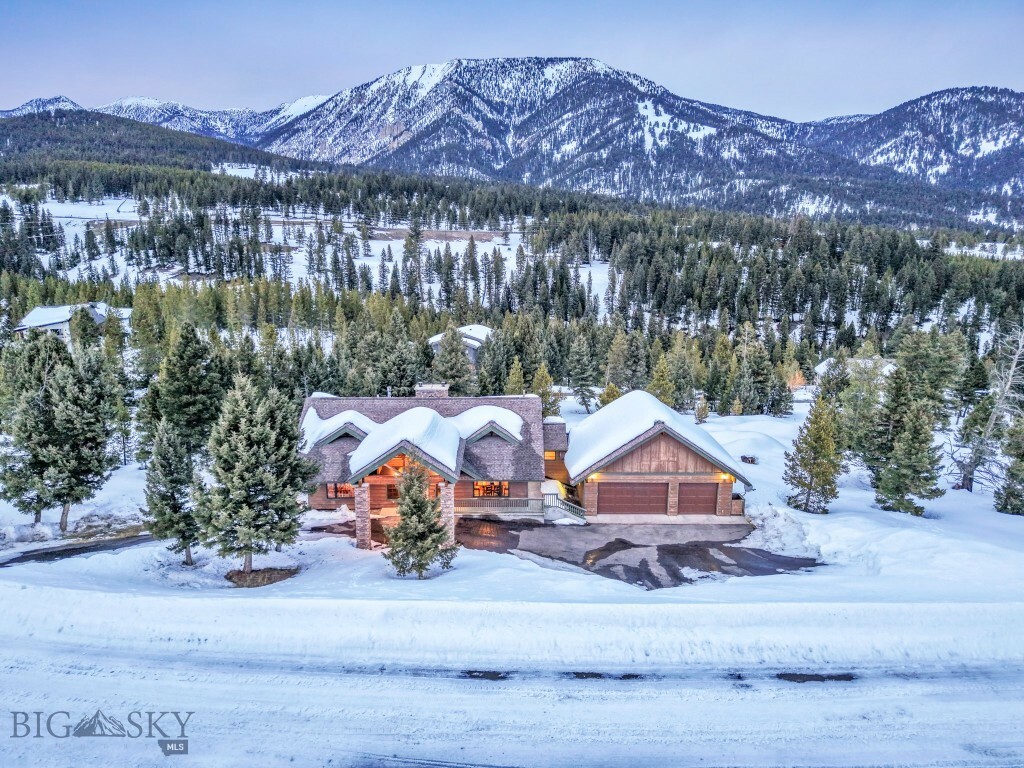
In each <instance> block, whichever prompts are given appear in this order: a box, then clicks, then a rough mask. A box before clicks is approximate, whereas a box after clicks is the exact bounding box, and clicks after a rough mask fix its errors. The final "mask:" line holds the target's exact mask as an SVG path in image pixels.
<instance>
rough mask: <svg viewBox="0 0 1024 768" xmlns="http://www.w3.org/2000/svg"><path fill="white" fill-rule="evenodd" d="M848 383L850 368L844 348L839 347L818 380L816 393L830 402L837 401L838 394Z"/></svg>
mask: <svg viewBox="0 0 1024 768" xmlns="http://www.w3.org/2000/svg"><path fill="white" fill-rule="evenodd" d="M849 385H850V368H849V365H848V363H847V358H846V350H844V349H840V350H839V351H838V352H836V356H835V357H833V358H832V359H831V360H830V361H829V364H828V366H826V368H825V373H823V374H822V375H821V379H820V380H819V381H818V395H819V397H824V398H825V399H826V400H828V401H829V402H830V403H835V402H838V400H839V394H840V393H841V392H842V391H843V390H844V389H846V388H847V387H848V386H849Z"/></svg>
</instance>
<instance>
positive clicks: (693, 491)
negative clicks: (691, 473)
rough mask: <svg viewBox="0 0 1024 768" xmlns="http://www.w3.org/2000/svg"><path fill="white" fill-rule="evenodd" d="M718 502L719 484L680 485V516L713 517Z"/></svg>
mask: <svg viewBox="0 0 1024 768" xmlns="http://www.w3.org/2000/svg"><path fill="white" fill-rule="evenodd" d="M717 500H718V484H717V483H680V484H679V514H680V515H713V514H715V503H716V502H717Z"/></svg>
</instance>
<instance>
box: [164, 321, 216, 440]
mask: <svg viewBox="0 0 1024 768" xmlns="http://www.w3.org/2000/svg"><path fill="white" fill-rule="evenodd" d="M222 395H223V392H222V389H221V381H220V377H219V376H217V375H215V374H214V365H213V355H212V351H211V349H210V345H209V344H207V343H206V342H204V341H202V340H201V339H200V338H199V336H198V335H197V333H196V329H195V326H193V325H192V324H191V323H185V324H183V325H182V326H181V330H180V331H179V333H178V339H177V341H176V343H175V345H174V348H173V349H172V350H171V352H170V354H169V355H168V356H167V358H166V359H165V360H164V362H163V364H162V365H161V366H160V378H159V404H158V408H159V414H160V417H161V418H165V419H167V420H168V421H169V422H170V425H171V427H172V428H173V429H174V432H175V434H176V435H177V436H178V439H180V440H181V442H182V443H183V444H184V446H185V450H186V451H188V454H189V455H190V456H192V457H195V456H196V455H197V454H199V453H200V452H201V451H202V450H203V448H204V446H205V444H206V441H207V439H208V438H209V436H210V430H211V429H212V427H213V423H214V422H215V421H216V420H217V416H218V413H219V410H220V402H221V397H222Z"/></svg>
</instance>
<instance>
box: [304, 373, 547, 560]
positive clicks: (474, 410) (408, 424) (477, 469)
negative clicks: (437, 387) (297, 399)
mask: <svg viewBox="0 0 1024 768" xmlns="http://www.w3.org/2000/svg"><path fill="white" fill-rule="evenodd" d="M542 424H543V418H542V415H541V402H540V398H538V397H536V396H533V395H525V396H519V397H446V396H438V394H437V393H436V392H431V393H430V394H428V395H426V396H417V397H387V398H373V397H345V398H342V397H332V396H329V395H317V396H313V397H310V398H308V399H307V400H306V402H305V405H304V407H303V411H302V432H303V444H302V446H301V448H300V450H301V452H302V453H304V454H306V455H307V456H309V458H311V459H313V460H314V461H315V462H316V463H317V464H318V465H319V467H320V471H319V473H318V475H317V477H316V478H315V481H316V483H317V486H316V490H315V491H314V492H313V493H311V494H310V495H309V499H308V502H309V505H310V506H311V507H313V508H314V509H320V510H329V509H338V508H339V507H341V506H342V505H346V506H348V507H349V508H350V509H354V511H355V513H356V529H357V541H358V543H359V545H360V546H369V530H370V528H369V524H370V518H371V517H375V516H386V515H389V514H394V510H395V508H396V506H397V502H398V484H399V481H400V478H401V474H402V472H403V470H404V469H405V467H406V466H407V465H408V464H409V463H412V462H414V463H416V464H419V465H421V466H423V467H424V468H425V469H426V470H427V471H428V473H429V476H430V494H431V495H432V496H437V497H439V498H440V500H441V509H442V514H443V515H444V516H445V518H446V520H447V521H448V522H449V523H450V524H453V523H454V516H455V515H456V514H460V515H479V514H496V515H514V516H516V517H536V518H540V519H543V517H544V496H543V493H542V490H541V483H542V482H543V481H544V431H543V427H542Z"/></svg>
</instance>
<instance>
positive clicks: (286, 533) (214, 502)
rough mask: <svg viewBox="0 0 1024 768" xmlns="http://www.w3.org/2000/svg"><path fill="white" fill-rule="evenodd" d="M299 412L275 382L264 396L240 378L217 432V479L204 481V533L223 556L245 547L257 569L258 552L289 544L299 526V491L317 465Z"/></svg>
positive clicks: (212, 448)
mask: <svg viewBox="0 0 1024 768" xmlns="http://www.w3.org/2000/svg"><path fill="white" fill-rule="evenodd" d="M298 446H299V428H298V415H297V414H296V412H295V409H294V407H293V406H292V405H291V404H290V403H289V401H288V399H287V398H285V397H284V396H283V395H281V394H280V393H279V392H278V391H277V390H276V389H271V390H269V391H268V392H267V394H266V395H265V396H263V397H262V398H261V397H260V394H259V392H258V390H257V389H256V387H255V386H254V385H253V383H252V382H251V381H250V380H249V379H247V378H245V377H242V376H238V377H236V378H235V383H234V386H233V387H232V389H231V391H230V392H228V394H227V396H226V398H225V400H224V403H223V405H222V407H221V413H220V417H219V418H218V420H217V423H216V424H215V425H214V427H213V430H212V431H211V433H210V442H209V452H210V456H211V459H212V463H211V467H210V472H211V474H212V476H213V485H212V486H211V487H210V488H208V489H205V490H204V489H202V488H198V489H197V491H196V496H197V497H198V498H197V505H198V506H197V515H198V517H199V520H200V522H201V525H202V527H203V532H204V540H205V542H206V543H207V544H210V545H211V546H216V547H217V550H218V551H219V552H220V554H221V555H223V556H229V555H241V556H242V557H243V558H244V560H243V566H242V570H243V572H244V573H251V572H252V556H253V554H254V553H262V552H267V551H269V549H270V548H271V547H272V546H278V545H283V544H289V543H291V542H292V541H294V540H295V537H296V536H297V535H298V532H299V518H300V516H301V514H302V508H301V507H300V505H299V502H298V494H299V493H301V492H302V491H304V490H308V488H307V483H308V480H309V478H310V477H312V475H313V472H314V471H315V468H314V467H313V465H312V464H311V463H310V462H308V461H307V460H306V459H304V458H302V457H301V456H300V455H299V453H298Z"/></svg>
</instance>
